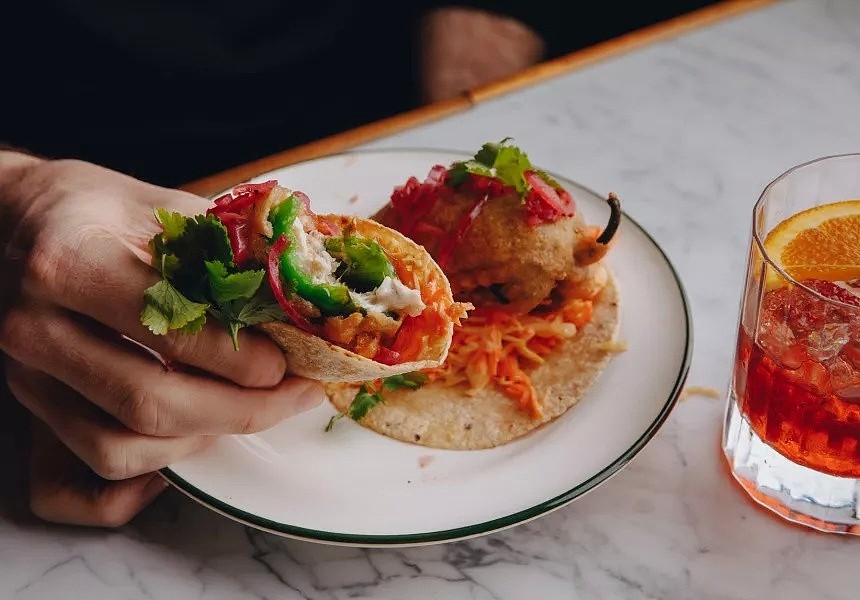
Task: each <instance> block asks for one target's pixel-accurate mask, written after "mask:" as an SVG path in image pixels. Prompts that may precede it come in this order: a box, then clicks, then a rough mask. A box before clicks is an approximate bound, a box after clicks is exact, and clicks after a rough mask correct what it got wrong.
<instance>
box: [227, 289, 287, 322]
mask: <svg viewBox="0 0 860 600" xmlns="http://www.w3.org/2000/svg"><path fill="white" fill-rule="evenodd" d="M236 320H238V321H240V322H242V323H244V324H245V325H256V324H257V323H267V322H269V321H283V320H284V311H283V310H281V307H280V305H279V304H278V303H277V302H273V301H271V300H267V299H265V298H261V297H260V295H259V294H258V295H257V296H254V297H253V298H251V299H250V300H249V301H248V302H245V303H243V304H242V308H241V309H239V312H238V314H237V315H236Z"/></svg>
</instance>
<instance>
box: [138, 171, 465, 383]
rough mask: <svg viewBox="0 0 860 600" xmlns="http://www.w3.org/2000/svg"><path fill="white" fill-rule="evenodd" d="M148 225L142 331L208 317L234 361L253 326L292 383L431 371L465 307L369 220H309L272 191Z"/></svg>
mask: <svg viewBox="0 0 860 600" xmlns="http://www.w3.org/2000/svg"><path fill="white" fill-rule="evenodd" d="M156 218H157V220H158V222H159V223H160V224H161V227H162V231H161V233H159V234H157V235H156V236H155V238H154V239H153V240H152V243H151V250H152V254H153V264H154V265H155V266H156V267H157V268H158V269H159V270H160V271H161V273H162V280H161V281H160V282H158V283H157V284H155V285H154V286H152V287H151V288H149V289H148V290H147V291H146V293H145V299H146V302H145V306H144V309H143V312H142V313H141V321H142V322H143V323H144V325H147V326H148V327H149V328H150V330H151V331H153V332H154V333H156V334H165V333H167V332H168V331H169V330H179V331H180V332H183V333H189V334H193V333H196V332H197V331H200V329H201V328H202V327H203V325H204V324H205V322H206V319H207V316H208V317H214V318H215V319H217V320H219V321H221V322H222V323H223V324H224V325H225V326H226V329H227V331H228V332H229V334H230V336H231V337H232V339H233V344H234V347H235V348H236V349H238V343H239V340H238V331H239V330H240V329H241V328H243V327H248V326H253V327H256V328H258V329H261V330H262V331H264V332H265V333H266V334H268V335H269V336H270V337H271V338H272V339H273V340H275V341H276V342H277V343H278V344H279V345H280V346H281V348H282V349H283V350H284V353H285V355H286V358H287V367H288V370H289V372H291V373H293V374H296V375H301V376H304V377H308V378H312V379H316V380H319V381H361V380H364V379H367V378H377V377H385V376H391V375H396V374H400V373H406V372H411V371H415V370H417V369H426V368H433V367H436V366H439V365H440V364H441V362H442V361H443V360H444V358H445V356H446V354H447V351H448V347H449V346H450V343H451V339H452V333H453V328H454V324H455V323H457V322H458V321H459V319H460V317H462V316H464V315H465V309H466V308H467V307H468V305H465V304H461V303H457V302H454V301H453V299H452V295H451V288H450V285H449V284H448V281H447V278H446V277H445V275H444V273H443V272H442V271H441V269H440V268H439V267H438V265H437V264H436V263H435V261H433V259H432V258H431V257H430V255H429V254H428V253H427V251H426V250H425V249H423V248H422V247H420V246H419V245H417V244H416V243H415V242H414V241H412V240H410V239H409V238H407V237H405V236H404V235H402V234H400V233H399V232H397V231H395V230H392V229H390V228H387V227H385V226H383V225H381V224H380V223H377V222H373V221H371V220H368V219H361V218H357V217H349V216H340V215H316V214H314V213H313V211H312V210H311V208H310V201H309V199H308V197H307V196H306V195H305V194H303V193H302V192H299V191H291V190H288V189H286V188H283V187H281V186H279V185H277V182H276V181H267V182H264V183H259V184H245V185H241V186H238V187H236V188H235V189H233V190H232V192H230V193H228V194H225V195H223V196H221V197H219V198H218V199H216V200H215V201H214V206H212V207H211V208H210V209H209V210H208V211H207V212H206V214H205V215H197V216H194V217H188V216H184V215H181V214H179V213H170V212H168V211H165V210H157V211H156Z"/></svg>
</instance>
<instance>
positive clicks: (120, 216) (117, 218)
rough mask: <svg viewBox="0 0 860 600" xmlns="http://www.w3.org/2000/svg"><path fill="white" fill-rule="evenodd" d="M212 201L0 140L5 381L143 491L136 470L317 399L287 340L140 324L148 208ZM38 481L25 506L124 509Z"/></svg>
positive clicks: (57, 430)
mask: <svg viewBox="0 0 860 600" xmlns="http://www.w3.org/2000/svg"><path fill="white" fill-rule="evenodd" d="M207 206H208V202H207V201H206V200H204V199H202V198H199V197H196V196H193V195H191V194H187V193H183V192H179V191H175V190H167V189H164V188H159V187H156V186H153V185H149V184H146V183H143V182H140V181H138V180H135V179H133V178H131V177H127V176H124V175H121V174H119V173H115V172H113V171H109V170H107V169H103V168H100V167H97V166H94V165H90V164H87V163H82V162H79V161H66V160H61V161H42V160H38V159H34V158H30V157H24V156H22V155H20V154H13V153H3V152H0V281H2V282H3V283H2V285H0V351H2V352H3V353H4V354H5V355H6V377H7V382H8V385H9V388H10V390H11V391H12V393H13V394H14V395H15V397H16V398H17V399H18V400H19V401H20V402H21V403H22V404H23V405H24V406H26V407H27V408H28V409H29V410H30V411H31V412H32V413H33V414H34V415H35V416H36V417H37V418H38V419H40V420H41V421H43V422H44V423H45V424H46V425H47V427H48V428H50V430H51V431H53V433H54V434H55V435H56V437H57V438H58V439H59V440H60V441H61V442H62V443H63V444H64V445H65V446H66V447H68V448H69V449H70V450H71V451H72V452H73V453H74V454H75V455H77V456H78V457H79V458H80V459H81V460H82V461H83V462H84V463H86V465H87V466H88V467H89V468H90V469H91V470H92V471H93V472H94V473H95V474H96V475H98V476H99V477H101V478H102V479H105V480H113V481H119V480H129V482H131V483H129V482H123V489H126V490H128V489H132V490H136V491H137V492H140V493H141V494H144V495H145V493H149V492H151V491H152V488H150V489H148V491H147V490H144V488H145V487H146V486H143V487H141V488H140V489H138V488H135V485H136V484H134V483H133V482H134V481H138V482H140V481H142V480H140V479H137V480H135V478H137V477H139V476H142V475H144V476H145V475H147V474H151V473H153V472H154V471H156V470H158V469H160V468H162V467H164V466H166V465H168V464H170V463H171V462H173V461H175V460H177V459H178V458H180V457H182V456H184V455H186V454H188V453H190V452H193V451H195V450H197V449H199V448H201V447H202V446H203V445H205V444H207V443H209V442H210V441H211V440H212V439H213V436H216V435H218V434H224V433H252V432H257V431H261V430H264V429H267V428H269V427H271V426H273V425H275V424H276V423H278V422H279V421H281V420H282V419H284V418H286V417H289V416H291V415H293V414H296V413H298V412H300V411H303V410H306V409H309V408H312V407H313V406H316V405H317V404H319V403H320V402H321V401H322V399H323V398H324V394H323V391H322V388H321V387H320V385H319V384H318V383H316V382H311V381H309V380H306V379H300V378H284V374H285V370H286V362H285V359H284V355H283V353H282V351H281V350H280V349H279V348H278V346H276V345H275V344H274V343H273V342H271V341H270V340H269V339H268V338H266V337H264V336H262V335H257V334H255V333H254V332H249V331H242V332H240V339H241V346H240V347H241V350H240V351H239V352H236V351H234V350H233V347H232V344H231V342H230V337H229V336H227V335H224V333H223V331H221V330H220V329H219V328H218V325H217V324H216V323H212V324H207V325H206V327H205V328H204V330H203V331H202V332H200V333H199V334H196V335H193V336H186V335H182V334H178V333H176V332H173V333H170V334H168V335H166V336H156V335H153V334H152V333H151V332H149V330H147V329H146V328H145V327H144V326H142V325H141V324H140V311H141V308H142V306H143V291H144V290H145V289H146V288H147V287H149V286H150V285H152V284H153V283H155V282H156V281H158V279H159V277H160V275H159V274H158V272H157V271H156V270H155V269H154V268H152V267H151V266H150V265H149V251H148V247H147V245H148V242H149V240H150V239H151V238H152V236H153V235H154V234H155V233H156V232H157V231H158V229H159V225H158V224H157V223H156V222H155V220H154V218H153V208H155V207H164V208H167V209H170V210H175V211H179V212H182V213H184V214H198V213H200V212H203V211H204V210H205V209H206V207H207ZM129 340H134V341H135V342H138V344H135V343H133V342H132V341H129ZM139 344H142V345H143V346H145V347H146V348H149V349H151V350H154V351H155V352H156V353H157V354H158V355H160V356H161V357H163V358H166V359H168V361H169V362H168V364H169V365H171V367H170V368H165V365H164V364H163V363H162V362H160V361H159V360H157V359H156V356H154V355H153V354H152V353H151V352H149V351H147V350H146V349H145V348H141V346H140V345H139ZM43 463H44V461H42V463H39V461H38V460H37V461H35V462H34V463H33V464H34V465H38V464H43ZM150 477H151V476H148V477H147V478H146V480H147V481H149V478H150ZM156 477H157V476H156ZM34 481H38V478H36V480H34ZM152 481H155V480H152ZM105 485H107V484H105ZM152 485H153V486H155V487H156V488H157V487H159V485H160V484H158V483H153V484H152ZM117 489H118V488H117ZM32 491H33V492H35V493H34V494H33V498H34V499H35V500H36V502H34V504H33V508H34V509H36V511H37V512H38V513H41V515H40V516H43V517H44V518H47V519H49V520H53V521H60V522H69V523H86V524H104V525H117V524H119V521H121V520H122V519H119V518H118V517H117V516H116V515H117V513H110V511H108V512H107V513H105V514H106V515H107V516H105V517H104V518H102V519H98V518H95V522H93V518H90V517H87V518H86V519H84V518H82V517H81V511H80V510H71V509H70V510H66V511H65V512H64V510H62V506H63V502H62V501H61V500H62V495H60V496H59V497H57V496H55V497H54V501H53V502H51V501H48V502H46V501H45V496H46V495H45V493H44V489H42V490H39V489H34V490H32ZM47 496H48V497H49V500H50V497H51V494H48V495H47ZM101 497H112V496H111V494H102V495H101ZM141 497H142V496H141ZM70 505H74V503H70ZM135 506H136V505H135ZM141 506H142V504H141ZM96 512H97V513H98V511H96ZM120 514H121V516H122V517H124V518H130V517H131V516H132V514H133V511H128V510H126V511H125V512H123V511H120Z"/></svg>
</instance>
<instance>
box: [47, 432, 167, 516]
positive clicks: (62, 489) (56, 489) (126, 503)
mask: <svg viewBox="0 0 860 600" xmlns="http://www.w3.org/2000/svg"><path fill="white" fill-rule="evenodd" d="M32 441H33V443H32V448H31V454H30V508H31V510H32V511H33V514H35V515H36V516H37V517H39V518H41V519H44V520H46V521H51V522H53V523H66V524H70V525H88V526H96V527H120V526H122V525H125V524H126V523H127V522H128V521H129V520H131V518H132V517H134V516H135V515H136V514H137V513H138V512H140V511H141V510H142V509H143V508H144V507H146V506H147V505H148V504H149V503H150V502H152V500H154V499H155V498H156V497H157V496H158V495H159V494H160V493H161V492H162V491H164V490H165V489H166V488H167V482H166V481H165V480H164V479H163V478H162V477H161V476H160V475H159V474H158V473H149V474H146V475H139V476H137V477H133V478H131V479H126V480H124V481H105V480H103V479H100V478H98V477H96V476H94V475H93V474H92V473H91V472H90V470H89V469H88V468H87V467H86V465H84V464H83V463H82V462H80V461H79V460H77V458H75V456H74V455H73V454H72V453H71V452H70V451H69V450H68V449H67V448H65V447H64V446H63V444H62V443H61V442H60V441H58V440H57V439H56V438H55V437H54V436H53V435H52V434H51V432H50V431H48V430H47V427H46V426H45V425H44V424H43V423H41V422H39V421H38V420H37V419H33V438H32Z"/></svg>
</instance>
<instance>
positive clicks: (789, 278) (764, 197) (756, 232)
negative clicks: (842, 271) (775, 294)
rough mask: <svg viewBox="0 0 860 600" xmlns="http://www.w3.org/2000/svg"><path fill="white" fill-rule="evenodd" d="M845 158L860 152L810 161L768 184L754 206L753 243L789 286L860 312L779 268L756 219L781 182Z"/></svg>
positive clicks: (765, 260) (791, 169)
mask: <svg viewBox="0 0 860 600" xmlns="http://www.w3.org/2000/svg"><path fill="white" fill-rule="evenodd" d="M843 158H855V159H860V152H847V153H845V154H830V155H828V156H821V157H818V158H813V159H812V160H808V161H806V162H803V163H800V164H798V165H795V166H793V167H791V168H790V169H788V170H786V171H784V172H783V173H781V174H780V175H779V176H777V177H776V178H775V179H773V180H772V181H771V182H770V183H768V184H767V185H766V186H765V188H764V190H762V192H761V194H760V195H759V197H758V200H756V203H755V205H753V210H752V238H753V242H754V243H755V244H756V245H757V246H758V250H759V252H760V253H761V256H762V260H763V261H764V262H765V263H767V264H768V265H770V266H771V267H772V268H773V269H774V270H775V271H776V272H777V273H779V275H780V276H781V277H782V278H783V279H784V280H785V281H787V282H788V283H789V284H792V285H796V286H797V287H799V288H801V289H803V290H804V291H805V292H807V293H808V294H811V295H812V296H814V297H816V298H818V299H820V300H823V301H825V302H827V303H828V304H832V305H834V306H837V307H840V308H846V309H850V310H851V311H860V306H857V305H855V304H847V303H845V302H842V301H841V300H836V299H833V298H828V297H827V296H824V295H822V294H820V293H819V292H818V291H816V290H814V289H812V288H811V287H809V286H807V285H804V284H803V283H802V282H800V281H798V280H797V279H795V278H794V277H792V276H791V275H789V274H788V273H787V272H786V271H785V270H784V269H783V268H782V267H781V266H779V265H778V264H777V263H776V262H775V261H774V260H773V259H772V258H771V257H770V254H768V252H767V250H766V249H765V247H764V240H763V239H762V235H761V232H760V231H759V227H758V222H757V221H758V220H757V219H756V215H758V212H759V209H760V208H762V206H763V205H764V203H765V202H766V201H767V199H768V193H769V192H770V191H771V189H772V188H773V187H774V186H775V185H776V184H778V183H779V182H780V181H782V180H783V179H786V178H787V177H789V176H791V175H793V174H794V173H796V172H797V171H800V170H802V169H805V168H807V167H811V166H812V165H815V164H818V163H821V162H825V161H830V160H834V159H843Z"/></svg>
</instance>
